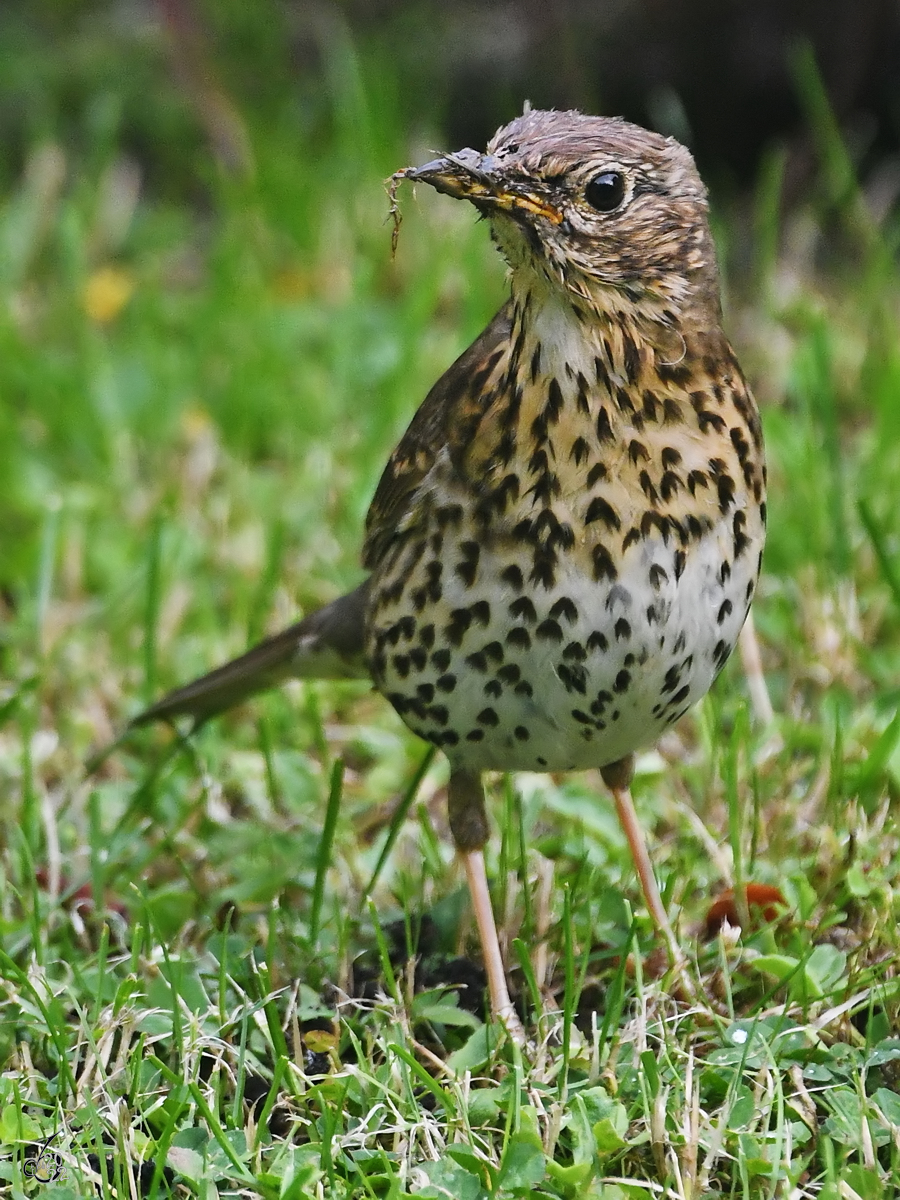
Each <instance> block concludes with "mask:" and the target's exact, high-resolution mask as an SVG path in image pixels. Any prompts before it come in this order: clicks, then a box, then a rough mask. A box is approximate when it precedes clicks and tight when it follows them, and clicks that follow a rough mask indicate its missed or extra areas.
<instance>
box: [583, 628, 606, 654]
mask: <svg viewBox="0 0 900 1200" xmlns="http://www.w3.org/2000/svg"><path fill="white" fill-rule="evenodd" d="M587 648H588V650H599V651H600V652H601V653H606V651H607V650H608V649H609V639H608V638H607V636H606V634H605V633H601V632H600V630H599V629H595V630H594V632H593V633H592V634H591V635H590V637H589V638H588V640H587Z"/></svg>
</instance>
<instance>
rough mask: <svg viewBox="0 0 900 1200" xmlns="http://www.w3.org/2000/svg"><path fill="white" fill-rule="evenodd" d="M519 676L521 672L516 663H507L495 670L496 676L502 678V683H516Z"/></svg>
mask: <svg viewBox="0 0 900 1200" xmlns="http://www.w3.org/2000/svg"><path fill="white" fill-rule="evenodd" d="M521 676H522V672H521V670H520V669H519V667H518V666H517V665H516V663H507V664H506V666H505V667H501V668H500V670H499V671H498V672H497V678H498V679H502V680H503V682H504V683H517V682H518V681H519V679H520V678H521Z"/></svg>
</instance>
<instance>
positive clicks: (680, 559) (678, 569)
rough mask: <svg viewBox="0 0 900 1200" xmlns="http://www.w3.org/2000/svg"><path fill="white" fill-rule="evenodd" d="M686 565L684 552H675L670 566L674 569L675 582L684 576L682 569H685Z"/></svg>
mask: <svg viewBox="0 0 900 1200" xmlns="http://www.w3.org/2000/svg"><path fill="white" fill-rule="evenodd" d="M686 563H687V558H686V557H685V553H684V551H683V550H676V551H675V559H674V561H673V564H672V565H673V567H674V570H675V578H676V580H677V579H680V578H681V577H682V575H683V574H684V568H685V565H686Z"/></svg>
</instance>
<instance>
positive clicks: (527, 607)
mask: <svg viewBox="0 0 900 1200" xmlns="http://www.w3.org/2000/svg"><path fill="white" fill-rule="evenodd" d="M509 615H510V616H511V617H516V618H517V619H518V620H521V621H536V620H537V612H536V611H535V607H534V605H533V604H532V602H531V600H530V598H529V597H528V596H520V597H519V598H518V600H513V602H512V604H511V605H510V606H509Z"/></svg>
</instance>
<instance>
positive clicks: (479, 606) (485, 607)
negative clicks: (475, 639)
mask: <svg viewBox="0 0 900 1200" xmlns="http://www.w3.org/2000/svg"><path fill="white" fill-rule="evenodd" d="M469 612H470V613H471V614H472V620H473V621H477V622H478V624H479V625H487V624H488V623H489V622H490V619H491V606H490V605H489V604H488V602H487V600H478V601H477V602H476V603H475V604H473V605H472V607H471V608H470V609H469Z"/></svg>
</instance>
